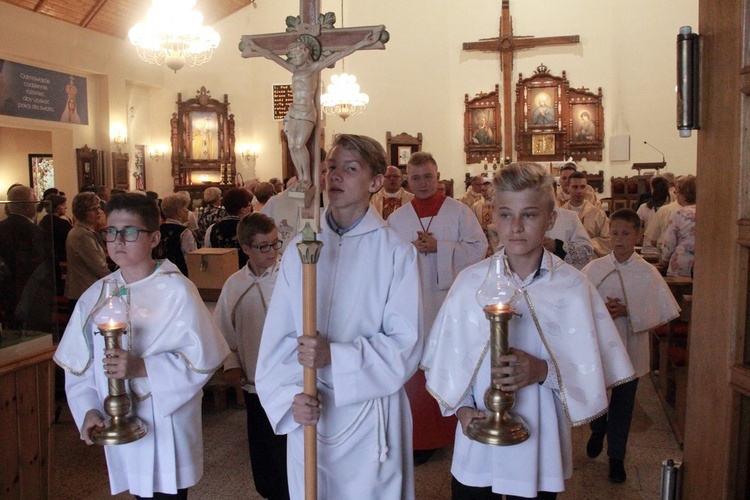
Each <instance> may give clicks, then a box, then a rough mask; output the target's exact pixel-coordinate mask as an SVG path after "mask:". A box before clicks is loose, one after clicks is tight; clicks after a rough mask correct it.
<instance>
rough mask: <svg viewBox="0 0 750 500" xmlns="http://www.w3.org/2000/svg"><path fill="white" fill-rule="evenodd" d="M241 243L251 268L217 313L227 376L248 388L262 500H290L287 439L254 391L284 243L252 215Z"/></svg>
mask: <svg viewBox="0 0 750 500" xmlns="http://www.w3.org/2000/svg"><path fill="white" fill-rule="evenodd" d="M269 186H270V184H269ZM237 241H238V242H239V243H240V245H241V246H242V251H243V252H244V253H245V255H247V265H246V266H245V267H243V268H242V269H240V270H239V271H237V272H236V273H234V274H233V275H231V276H230V277H229V279H227V281H226V283H224V287H223V288H222V289H221V295H220V296H219V301H218V302H217V303H216V310H215V311H214V317H215V318H216V322H217V323H218V324H219V328H221V332H222V333H223V334H224V338H226V339H227V343H228V344H229V348H230V349H231V350H232V354H230V355H229V358H228V359H227V361H226V363H224V378H225V379H226V380H227V381H228V382H229V383H230V384H232V385H234V386H235V387H241V388H242V389H243V394H244V397H245V410H246V411H247V439H248V445H249V451H250V465H251V467H252V471H253V481H254V482H255V490H256V491H257V492H258V493H259V494H260V496H262V497H263V498H268V499H270V500H285V499H288V498H289V487H288V486H287V481H286V476H287V474H286V436H277V435H276V434H274V432H273V429H272V428H271V424H270V422H269V421H268V417H267V416H266V412H265V411H264V410H263V407H262V406H261V404H260V399H259V398H258V392H257V390H256V389H255V366H256V364H257V363H258V348H259V347H260V337H261V333H262V332H263V323H265V321H266V311H267V310H268V303H269V302H270V301H271V295H272V294H273V288H274V285H275V284H276V278H277V276H278V274H279V248H281V240H280V239H279V232H278V231H277V230H276V225H275V224H274V222H273V219H272V218H270V217H268V216H267V215H263V214H259V213H252V214H248V215H246V216H244V217H243V218H242V219H240V222H239V223H238V224H237Z"/></svg>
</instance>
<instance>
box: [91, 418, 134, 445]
mask: <svg viewBox="0 0 750 500" xmlns="http://www.w3.org/2000/svg"><path fill="white" fill-rule="evenodd" d="M147 432H148V428H147V427H146V424H144V423H143V422H141V419H140V418H138V417H112V418H111V419H109V420H108V421H107V423H106V424H105V425H104V428H103V429H94V431H93V432H92V433H91V440H92V441H93V442H94V443H95V444H100V445H114V444H128V443H132V442H133V441H138V440H139V439H141V438H142V437H143V436H145V435H146V433H147Z"/></svg>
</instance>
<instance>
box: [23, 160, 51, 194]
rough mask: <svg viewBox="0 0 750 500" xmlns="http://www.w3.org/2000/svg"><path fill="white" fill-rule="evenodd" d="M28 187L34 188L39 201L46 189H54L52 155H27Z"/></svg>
mask: <svg viewBox="0 0 750 500" xmlns="http://www.w3.org/2000/svg"><path fill="white" fill-rule="evenodd" d="M29 185H30V186H31V187H32V188H34V191H36V194H37V197H38V198H39V199H40V200H41V199H42V194H43V193H44V192H45V191H46V190H47V189H49V188H51V187H55V164H54V161H53V160H52V155H48V154H30V155H29Z"/></svg>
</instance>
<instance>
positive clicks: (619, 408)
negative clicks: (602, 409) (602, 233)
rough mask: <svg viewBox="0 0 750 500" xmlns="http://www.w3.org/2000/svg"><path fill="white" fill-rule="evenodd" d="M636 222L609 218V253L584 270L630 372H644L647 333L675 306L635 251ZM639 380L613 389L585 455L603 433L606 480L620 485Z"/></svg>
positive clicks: (675, 311) (629, 215)
mask: <svg viewBox="0 0 750 500" xmlns="http://www.w3.org/2000/svg"><path fill="white" fill-rule="evenodd" d="M640 227H641V220H640V217H638V214H637V213H635V212H634V211H632V210H630V209H627V208H622V209H620V210H617V211H616V212H615V213H613V214H612V216H611V217H610V233H611V237H612V253H610V254H609V255H605V256H604V257H601V258H599V259H596V260H594V261H593V262H590V263H589V264H588V265H587V266H586V267H584V268H583V273H584V274H585V275H586V276H587V277H588V278H589V280H590V281H591V283H592V284H593V285H594V286H595V287H596V289H597V290H598V291H599V294H600V295H601V297H602V299H604V300H605V301H606V302H605V304H606V306H607V309H608V310H609V313H610V315H611V317H612V319H613V320H614V322H615V325H616V326H617V331H618V332H619V333H620V338H621V339H622V341H623V343H624V344H625V346H626V347H627V350H628V355H629V356H630V361H631V362H632V363H633V366H634V367H635V376H636V377H642V376H643V375H646V374H647V373H648V372H649V369H650V363H649V335H648V331H649V330H651V329H653V328H656V327H658V326H660V325H663V324H664V323H667V322H668V321H671V320H673V319H675V318H676V317H677V316H678V315H679V312H680V308H679V306H678V305H677V302H676V301H675V299H674V296H673V295H672V292H671V291H670V290H669V287H668V286H667V284H666V283H665V281H664V278H662V277H661V275H660V274H659V272H658V271H657V270H656V268H655V267H654V266H652V265H651V264H649V263H648V262H646V261H645V260H643V258H642V257H641V256H640V255H638V254H637V253H635V246H636V244H637V243H638V241H639V240H640V236H641V230H640ZM637 388H638V378H636V379H634V380H631V381H630V382H627V383H624V384H621V385H618V386H617V387H614V388H613V389H612V396H611V397H610V402H609V411H608V412H607V414H605V415H602V416H601V417H599V418H597V419H596V420H594V421H592V422H591V424H590V427H591V431H592V434H591V438H590V439H589V442H588V444H587V447H586V453H587V454H588V456H589V457H591V458H596V457H598V456H599V454H600V453H601V452H602V448H603V442H604V437H605V435H606V437H607V455H608V457H609V480H610V481H611V482H613V483H622V482H624V481H625V480H626V479H627V475H626V473H625V466H624V460H625V451H626V447H627V443H628V434H629V432H630V421H631V419H632V416H633V405H634V403H635V393H636V389H637Z"/></svg>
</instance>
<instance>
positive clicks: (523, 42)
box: [463, 0, 580, 156]
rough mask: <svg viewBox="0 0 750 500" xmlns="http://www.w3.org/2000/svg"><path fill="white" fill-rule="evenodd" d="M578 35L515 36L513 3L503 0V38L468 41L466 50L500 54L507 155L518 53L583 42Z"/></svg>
mask: <svg viewBox="0 0 750 500" xmlns="http://www.w3.org/2000/svg"><path fill="white" fill-rule="evenodd" d="M579 42H580V37H579V36H578V35H570V36H549V37H538V38H537V37H533V36H514V35H513V23H512V21H511V17H510V0H503V10H502V16H501V17H500V36H499V37H497V38H486V39H482V40H479V41H478V42H465V43H464V44H463V49H464V50H474V51H482V52H499V53H500V71H501V72H502V77H503V107H504V108H505V109H503V148H505V151H506V156H509V155H511V154H512V152H513V147H512V146H513V134H512V125H513V112H512V109H513V108H512V106H511V99H512V90H511V76H512V75H511V72H512V71H513V55H514V54H515V52H516V51H517V50H524V49H531V48H534V47H541V46H545V45H566V44H571V43H579Z"/></svg>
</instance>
